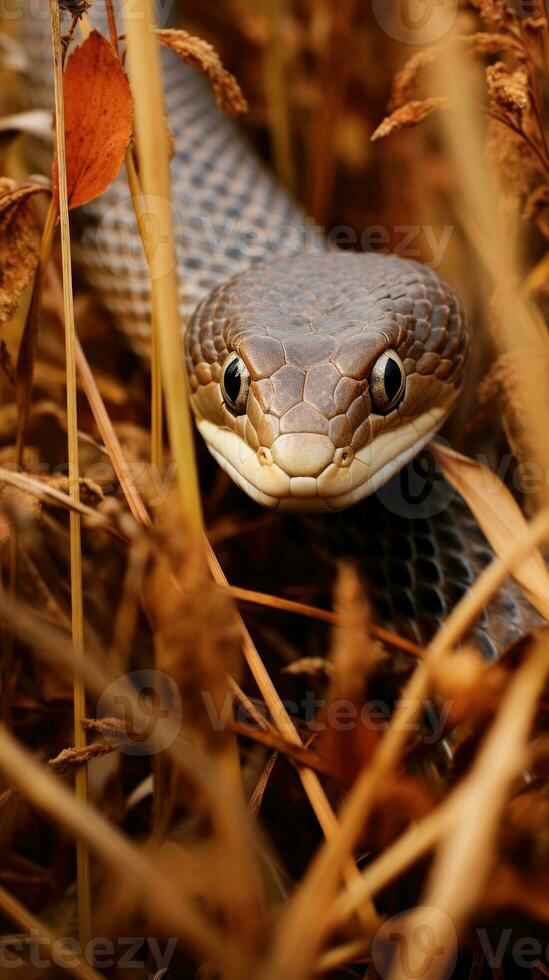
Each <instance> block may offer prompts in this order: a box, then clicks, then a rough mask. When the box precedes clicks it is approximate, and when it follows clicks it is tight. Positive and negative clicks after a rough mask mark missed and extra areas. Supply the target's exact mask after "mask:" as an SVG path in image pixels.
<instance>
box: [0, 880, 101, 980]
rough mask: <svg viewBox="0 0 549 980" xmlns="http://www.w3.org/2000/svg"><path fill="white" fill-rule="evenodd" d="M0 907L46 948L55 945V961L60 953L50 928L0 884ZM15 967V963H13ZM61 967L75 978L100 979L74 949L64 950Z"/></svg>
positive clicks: (9, 917) (55, 937)
mask: <svg viewBox="0 0 549 980" xmlns="http://www.w3.org/2000/svg"><path fill="white" fill-rule="evenodd" d="M0 909H1V910H2V913H3V914H4V915H5V916H6V917H7V918H8V919H11V921H12V922H15V923H16V925H18V926H20V927H21V929H24V930H25V932H26V933H28V934H29V935H34V936H40V941H41V942H43V943H44V944H45V945H46V947H47V948H48V950H49V951H50V953H51V951H52V949H53V947H54V946H55V955H56V962H57V958H58V957H59V955H60V940H59V938H58V937H57V936H55V935H54V934H53V933H52V932H50V930H49V929H48V928H47V926H46V925H44V923H43V922H41V921H40V919H37V918H36V917H35V916H34V915H33V914H32V912H29V910H28V909H26V908H25V906H24V905H22V904H21V902H18V901H17V899H16V898H14V896H13V895H10V893H9V892H8V891H6V889H5V888H3V887H2V886H1V885H0ZM14 967H15V963H14ZM63 969H64V970H66V971H67V973H72V975H73V977H77V980H101V975H100V974H99V973H97V972H96V970H94V969H93V967H91V966H89V965H88V964H87V963H85V962H84V961H83V960H80V959H77V958H76V957H75V953H74V949H70V948H67V950H66V960H65V963H64V966H63Z"/></svg>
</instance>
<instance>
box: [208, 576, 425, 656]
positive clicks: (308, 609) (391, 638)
mask: <svg viewBox="0 0 549 980" xmlns="http://www.w3.org/2000/svg"><path fill="white" fill-rule="evenodd" d="M227 591H228V592H229V595H232V597H233V599H236V600H237V601H241V602H249V603H251V604H252V605H256V606H267V607H268V608H269V609H279V610H280V611H281V612H289V613H295V614H296V615H297V616H308V617H309V618H310V619H318V620H320V621H321V622H323V623H330V624H331V625H332V626H339V625H340V624H341V622H342V618H341V616H340V615H339V614H338V613H337V612H332V611H331V610H330V609H319V608H318V606H310V605H308V604H307V603H305V602H295V601H294V600H293V599H283V598H282V597H281V596H274V595H267V594H266V593H264V592H255V591H254V590H253V589H242V588H240V586H238V585H227ZM368 633H369V634H370V636H373V637H375V638H376V639H377V640H381V641H382V643H387V644H388V646H391V647H395V648H396V649H397V650H402V652H403V653H409V654H410V655H411V656H412V657H419V658H420V659H422V658H423V657H424V656H425V650H424V649H423V647H420V646H418V644H417V643H412V641H411V640H407V639H406V638H405V637H403V636H398V634H397V633H391V631H390V630H386V629H383V627H382V626H377V625H376V623H368Z"/></svg>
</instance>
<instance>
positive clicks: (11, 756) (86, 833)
mask: <svg viewBox="0 0 549 980" xmlns="http://www.w3.org/2000/svg"><path fill="white" fill-rule="evenodd" d="M0 770H1V771H2V772H3V773H4V775H5V776H6V777H7V778H8V780H9V782H10V783H12V784H13V785H14V786H17V787H18V788H19V790H20V791H21V793H22V794H23V795H24V796H25V797H26V798H27V799H28V800H30V801H31V802H32V803H33V804H34V806H36V807H38V808H39V809H40V810H41V811H42V812H43V813H45V814H47V815H48V816H50V817H51V818H52V819H53V820H55V821H56V822H58V823H59V824H61V825H62V826H64V827H65V828H67V830H69V831H70V832H71V833H73V834H75V835H76V836H77V837H78V839H80V840H83V841H86V842H87V844H89V846H90V847H93V849H94V851H95V852H96V853H97V855H98V857H100V858H102V860H103V861H105V862H106V863H107V864H108V865H109V866H110V867H111V868H112V869H113V870H114V871H115V873H116V875H117V876H118V877H119V878H120V879H122V881H124V882H125V883H126V885H127V887H128V889H129V890H130V893H131V894H135V893H137V894H139V896H140V897H141V899H142V902H143V906H144V908H146V909H147V911H148V912H149V913H150V915H151V916H152V917H153V919H154V920H155V921H156V922H158V923H159V925H161V928H162V930H168V929H170V930H174V932H173V933H172V934H173V935H175V936H181V937H184V938H185V941H186V942H187V943H188V944H189V948H190V949H192V950H195V951H196V952H197V953H198V955H199V956H209V957H210V958H211V959H213V960H215V961H216V963H218V964H219V965H220V966H221V965H223V968H224V970H225V973H226V974H230V972H231V971H232V975H233V976H235V952H234V946H232V945H231V943H230V942H228V941H227V940H226V939H225V940H224V941H223V942H222V941H221V938H220V935H219V933H218V932H217V931H216V930H215V929H214V927H213V926H210V925H209V924H207V923H206V921H205V919H203V918H202V917H201V916H200V915H199V914H198V913H197V912H196V911H194V909H193V908H192V906H191V904H190V903H188V904H187V903H184V902H183V901H182V899H181V890H180V887H178V888H176V887H175V886H174V885H173V884H172V883H171V882H169V881H168V880H167V879H166V876H165V875H162V874H161V873H160V872H159V871H158V870H157V868H156V867H155V864H154V861H153V860H152V859H151V858H149V857H147V856H146V855H144V854H143V853H142V851H140V850H138V848H137V847H134V846H133V845H132V844H130V843H129V842H128V840H127V838H126V837H125V836H124V835H123V834H121V833H120V832H119V831H118V830H117V829H115V827H113V826H112V824H110V823H109V822H108V821H107V820H106V819H105V818H104V817H103V816H101V814H100V813H98V811H97V810H95V809H94V808H93V807H92V806H90V805H89V804H87V803H84V802H83V801H82V800H79V799H77V798H76V797H75V796H73V794H72V793H70V792H69V791H68V790H67V789H66V788H65V787H64V786H63V784H62V783H60V782H59V780H58V778H57V777H55V776H53V775H51V774H50V773H49V772H48V771H47V770H45V769H44V768H43V767H42V766H40V765H39V764H38V763H37V762H36V761H35V759H34V758H33V756H32V755H31V753H30V752H28V750H26V749H24V748H23V747H22V746H21V744H20V743H19V742H18V741H17V740H16V739H15V738H14V737H13V736H12V735H10V734H9V732H7V731H6V730H5V729H4V728H3V726H0ZM240 965H241V966H242V964H240ZM240 975H242V974H240Z"/></svg>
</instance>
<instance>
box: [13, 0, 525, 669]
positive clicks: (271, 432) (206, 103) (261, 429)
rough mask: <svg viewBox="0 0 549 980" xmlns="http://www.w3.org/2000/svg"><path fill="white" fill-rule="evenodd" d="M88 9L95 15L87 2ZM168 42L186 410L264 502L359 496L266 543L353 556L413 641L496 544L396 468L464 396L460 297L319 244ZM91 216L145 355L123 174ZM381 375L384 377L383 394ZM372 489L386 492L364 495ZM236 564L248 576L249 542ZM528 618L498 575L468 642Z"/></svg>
mask: <svg viewBox="0 0 549 980" xmlns="http://www.w3.org/2000/svg"><path fill="white" fill-rule="evenodd" d="M29 2H30V0H26V2H25V3H24V4H23V8H25V7H26V6H27V11H28V9H29V8H28V3H29ZM33 10H34V11H36V6H35V5H33ZM92 15H93V16H92V26H98V27H99V28H101V29H103V30H104V23H102V21H101V17H98V13H97V5H95V7H94V8H92ZM20 36H21V39H22V41H23V43H24V45H25V47H26V50H27V52H28V54H29V61H30V64H31V66H32V68H31V93H32V97H33V101H34V104H35V105H38V106H41V107H43V106H44V105H45V104H46V102H51V95H50V93H51V54H50V51H51V43H50V39H49V21H48V16H47V0H45V2H44V4H43V16H42V17H37V16H36V15H34V16H33V15H32V14H29V13H28V12H26V13H25V15H24V17H23V18H22V19H21V21H20ZM163 58H164V68H165V86H166V107H167V112H168V118H169V123H170V127H171V129H172V131H173V134H174V140H175V157H174V159H173V163H172V179H173V201H174V218H175V226H176V242H177V251H178V262H179V265H180V271H181V275H180V305H181V313H182V317H183V320H184V322H185V323H186V324H187V329H186V336H185V351H186V361H187V369H188V374H189V379H190V386H191V397H192V402H193V409H194V412H195V415H196V418H197V422H198V426H199V428H200V430H201V432H202V434H203V435H204V437H205V439H206V442H207V444H208V447H209V448H210V450H211V451H212V453H213V454H214V455H215V457H216V458H217V459H218V461H219V462H220V463H221V465H222V466H224V468H225V469H226V470H227V471H228V472H229V473H230V474H231V476H232V477H233V479H234V480H235V482H237V483H239V484H240V486H242V487H243V488H244V489H245V490H246V491H247V492H248V494H249V495H250V496H252V497H254V498H255V499H256V500H257V501H259V502H260V503H262V504H264V505H266V506H269V507H274V508H278V509H282V510H284V509H286V510H294V511H295V510H309V511H311V510H313V511H314V510H328V511H333V510H339V509H341V508H345V507H349V506H350V505H351V504H357V502H358V501H362V502H360V503H358V504H357V505H356V506H353V507H352V509H351V510H349V511H346V512H345V514H340V515H334V514H325V515H324V514H323V515H319V516H315V517H310V518H303V517H299V518H298V517H297V516H294V515H292V516H290V517H287V518H284V517H277V520H279V521H280V522H281V524H280V529H279V530H280V534H279V535H278V536H277V543H276V545H275V547H276V548H279V549H280V548H282V549H284V547H285V542H286V543H287V544H288V546H290V545H291V548H295V547H296V545H299V547H301V549H302V550H304V551H306V552H307V554H309V553H310V548H311V545H312V546H313V547H314V548H315V550H316V553H317V554H320V555H321V556H323V557H324V558H326V557H327V558H328V559H329V561H328V564H330V563H332V565H333V559H334V558H339V557H342V556H343V555H350V556H352V557H353V558H354V559H355V560H357V562H358V565H359V567H360V568H361V571H362V573H363V575H364V578H365V581H366V584H367V588H368V591H369V594H370V595H371V597H372V600H373V602H374V607H375V608H376V610H377V615H378V618H379V619H380V620H381V621H382V622H383V623H384V624H386V625H389V626H391V627H392V628H393V629H398V630H401V631H402V632H404V633H405V634H407V635H409V636H412V637H413V639H415V640H419V641H420V642H422V643H423V642H426V641H427V640H428V639H429V638H430V636H431V635H432V633H433V632H434V630H435V629H436V628H437V626H438V625H440V622H441V621H442V619H443V618H444V616H445V615H446V614H447V612H448V610H449V609H450V608H451V607H452V605H453V604H455V602H456V600H457V599H458V598H459V597H460V596H461V595H462V594H463V592H464V591H465V590H466V589H467V588H468V587H469V585H470V583H471V582H472V581H473V579H474V577H475V576H476V575H477V574H478V572H479V570H480V569H481V568H482V567H483V566H484V565H485V564H486V563H487V561H489V560H490V556H491V553H490V549H489V548H488V546H487V543H486V541H485V539H484V536H483V535H482V532H481V531H480V529H479V528H478V526H477V525H476V522H475V521H474V519H473V518H472V516H471V514H470V512H469V511H468V509H467V508H466V507H465V505H464V504H463V503H462V501H461V500H459V499H458V498H456V496H455V495H453V494H452V493H451V492H449V488H448V487H447V485H446V484H444V482H443V481H440V480H437V479H435V480H434V482H433V481H432V482H431V491H430V493H429V495H428V496H429V500H430V503H429V504H428V506H427V507H426V508H425V507H424V508H423V510H422V509H421V508H420V509H418V508H417V507H413V506H408V505H406V506H404V509H403V506H402V501H403V494H402V487H401V484H400V482H399V481H400V479H401V477H399V476H398V475H395V474H397V471H398V470H400V469H401V468H402V466H403V465H404V464H405V463H407V462H408V461H409V460H410V459H411V458H412V457H413V456H414V455H415V454H417V453H418V452H419V451H420V450H421V449H422V447H423V446H424V445H425V444H426V442H427V441H428V440H429V439H430V438H431V436H432V435H433V434H434V432H436V430H437V429H438V428H439V427H440V425H441V424H442V423H443V422H444V419H445V418H446V416H447V414H448V412H449V411H450V409H451V407H452V405H453V403H454V402H455V400H456V398H457V397H458V394H459V391H460V387H461V384H462V381H463V377H464V372H465V368H466V363H467V355H468V351H469V345H470V337H469V328H468V325H467V321H466V317H465V314H464V312H463V309H462V307H461V304H460V302H459V300H458V298H457V297H456V295H455V294H454V292H453V290H452V289H451V288H450V287H449V286H448V285H447V284H446V283H445V282H444V281H443V280H442V279H440V277H439V276H438V275H437V274H436V273H434V272H433V271H432V270H430V269H428V268H425V267H422V266H418V265H417V264H415V263H409V262H405V261H404V260H401V259H399V258H397V257H394V256H372V255H370V256H358V255H348V254H334V253H328V251H327V249H326V245H325V242H324V240H323V239H322V236H321V235H319V234H318V232H317V231H316V230H315V229H314V228H313V227H312V226H311V225H310V223H309V222H308V221H307V219H306V218H305V216H304V215H303V213H302V212H301V211H300V210H299V208H298V207H297V206H295V205H294V204H293V203H292V202H290V201H289V200H288V198H287V196H286V195H285V194H284V193H283V191H282V190H281V189H280V188H279V187H278V186H277V185H276V183H275V182H274V180H273V178H272V177H271V176H270V174H269V173H268V171H267V170H266V169H265V168H264V167H263V165H262V164H261V163H260V162H259V161H258V159H257V158H256V156H255V154H254V153H253V151H252V150H251V148H250V147H249V146H248V145H247V143H246V141H245V140H244V139H243V138H242V137H241V135H240V133H239V132H238V129H237V128H236V127H235V125H234V124H233V123H232V122H231V121H230V120H228V119H226V118H225V117H224V116H223V115H222V114H221V113H220V111H219V110H218V109H217V107H216V105H215V102H214V99H213V96H212V94H211V92H210V90H209V88H208V85H207V83H206V82H205V81H204V80H203V79H202V78H201V77H199V76H198V75H196V74H195V73H193V72H192V71H191V70H190V69H188V68H186V67H185V66H184V65H183V64H182V63H181V62H180V61H179V60H178V59H177V58H176V57H175V56H174V55H173V54H171V53H169V52H164V54H163ZM84 218H85V220H84V228H83V232H82V233H81V235H80V236H79V239H78V244H77V246H76V248H75V253H76V256H77V258H78V261H79V263H80V265H81V267H82V268H83V269H84V271H85V274H86V276H87V278H88V280H89V281H90V283H91V284H92V286H93V287H94V288H95V289H96V291H97V292H98V294H99V295H100V297H101V301H102V302H103V304H104V305H105V307H106V308H107V309H108V310H109V311H110V312H111V313H112V314H113V315H114V316H115V317H116V319H117V322H118V323H119V325H120V328H121V329H122V330H123V331H124V332H125V333H126V335H127V337H128V339H129V341H130V343H131V345H132V347H133V348H134V349H135V350H136V351H137V352H138V353H140V354H146V353H147V350H148V346H149V322H150V301H149V286H148V274H147V268H146V264H145V261H144V256H143V251H142V247H141V243H140V239H139V235H138V233H137V228H136V224H135V219H134V214H133V208H132V204H131V198H130V195H129V192H128V188H127V184H126V182H125V179H124V177H123V176H121V177H120V178H119V179H118V180H117V181H116V182H115V183H114V184H113V185H112V186H111V188H109V190H108V191H107V193H105V194H104V195H103V196H102V197H101V198H100V199H99V200H98V201H96V202H94V203H93V204H92V205H91V206H88V207H87V208H86V209H85V215H84ZM290 257H291V258H290ZM235 276H236V277H237V278H235ZM389 362H390V363H389ZM395 372H397V374H396V383H395ZM398 372H400V382H399V376H398ZM229 382H230V383H229ZM384 384H390V385H391V386H393V388H394V390H391V392H390V394H391V396H392V397H391V399H389V397H388V394H387V392H384V391H383V385H384ZM380 385H381V389H382V390H381V397H382V407H381V408H380V407H379V405H380V395H379V391H378V388H379V386H380ZM399 385H400V386H399ZM233 395H234V398H233ZM385 396H387V397H386V402H387V404H386V406H383V397H385ZM387 481H388V482H387ZM381 486H383V491H382V493H381V495H380V496H378V497H377V498H376V497H370V498H369V499H367V500H362V498H363V497H364V496H365V495H366V494H371V493H373V492H374V491H376V490H377V489H378V488H379V487H381ZM439 498H440V499H439ZM247 569H248V575H250V574H251V575H252V577H253V556H249V560H248V562H247ZM327 574H328V573H327ZM280 585H281V586H282V585H283V583H280ZM273 588H274V585H273ZM537 622H538V617H537V615H536V614H535V613H534V611H533V610H532V609H531V607H530V606H529V605H528V603H527V602H526V600H525V599H524V598H523V596H522V594H521V592H520V590H519V589H518V587H516V586H515V585H514V584H513V583H509V584H508V585H507V586H506V588H505V590H502V592H501V593H500V595H499V597H498V598H497V600H496V601H495V602H494V603H492V604H491V606H490V608H489V609H488V610H487V611H486V613H485V616H484V618H483V620H482V621H481V622H480V623H479V624H478V625H477V627H476V628H475V630H474V631H473V633H474V639H475V641H476V642H477V643H478V645H479V646H480V648H481V649H482V652H483V653H484V655H485V656H487V657H489V658H492V657H494V656H496V655H497V654H498V653H499V652H500V651H501V649H502V648H504V647H505V646H506V645H507V644H508V643H509V642H511V641H513V640H514V639H516V638H517V637H518V636H519V635H521V633H523V632H524V631H525V630H527V629H528V628H529V627H531V626H532V625H534V624H536V623H537Z"/></svg>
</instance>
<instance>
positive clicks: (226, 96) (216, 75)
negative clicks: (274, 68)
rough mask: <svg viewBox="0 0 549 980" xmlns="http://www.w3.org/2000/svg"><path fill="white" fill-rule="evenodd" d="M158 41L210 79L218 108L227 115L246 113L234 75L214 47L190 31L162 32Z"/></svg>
mask: <svg viewBox="0 0 549 980" xmlns="http://www.w3.org/2000/svg"><path fill="white" fill-rule="evenodd" d="M156 33H157V37H158V40H159V41H160V43H161V44H163V45H165V47H167V48H170V49H171V50H172V51H175V53H176V54H177V55H179V57H180V58H181V59H182V61H185V62H186V63H187V64H188V65H190V66H191V68H197V69H198V70H199V71H201V72H203V74H204V75H206V76H207V78H208V79H209V81H210V83H211V86H212V88H213V90H214V93H215V97H216V100H217V104H218V106H219V108H220V109H223V111H224V112H228V113H229V115H231V116H237V115H239V114H240V113H241V112H246V111H247V109H248V104H247V102H246V99H245V98H244V96H243V94H242V90H241V88H240V85H239V84H238V82H237V80H236V78H235V77H234V75H231V73H230V72H229V71H227V70H226V68H224V67H223V65H222V63H221V59H220V57H219V55H218V53H217V51H216V50H215V48H213V47H212V45H211V44H208V42H207V41H203V40H202V39H201V38H199V37H193V36H192V35H191V34H188V33H187V31H182V30H169V29H164V30H159V31H157V32H156Z"/></svg>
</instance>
